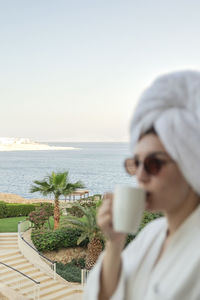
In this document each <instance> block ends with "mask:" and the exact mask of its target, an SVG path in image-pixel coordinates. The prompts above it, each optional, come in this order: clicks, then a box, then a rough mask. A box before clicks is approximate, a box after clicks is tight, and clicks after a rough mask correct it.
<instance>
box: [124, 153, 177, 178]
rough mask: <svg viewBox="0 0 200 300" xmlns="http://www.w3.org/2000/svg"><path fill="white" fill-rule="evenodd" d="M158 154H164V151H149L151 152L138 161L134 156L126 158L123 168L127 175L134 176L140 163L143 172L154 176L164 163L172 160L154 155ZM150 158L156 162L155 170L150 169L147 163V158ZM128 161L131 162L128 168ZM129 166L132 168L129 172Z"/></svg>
mask: <svg viewBox="0 0 200 300" xmlns="http://www.w3.org/2000/svg"><path fill="white" fill-rule="evenodd" d="M160 154H165V153H164V152H154V153H151V154H149V155H147V156H146V157H145V159H144V160H143V161H140V160H139V159H136V157H131V158H127V159H126V160H125V161H124V167H125V170H126V172H127V173H128V174H129V175H131V176H134V175H135V174H136V172H137V169H138V167H139V166H140V165H141V164H142V166H143V168H144V170H145V172H146V173H147V174H148V175H151V176H156V175H158V174H159V172H160V171H161V169H162V167H163V166H164V165H166V164H167V163H170V162H174V160H172V159H169V158H168V159H161V158H159V157H156V156H157V155H160ZM150 159H152V160H155V161H156V163H157V168H156V169H155V171H153V170H151V167H150V166H149V165H148V160H150ZM129 161H131V162H132V167H129V168H128V165H127V164H128V162H129ZM136 161H137V162H138V163H137V164H136ZM130 168H132V169H133V171H132V172H130Z"/></svg>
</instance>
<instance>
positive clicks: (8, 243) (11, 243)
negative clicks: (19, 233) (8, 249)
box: [0, 241, 18, 247]
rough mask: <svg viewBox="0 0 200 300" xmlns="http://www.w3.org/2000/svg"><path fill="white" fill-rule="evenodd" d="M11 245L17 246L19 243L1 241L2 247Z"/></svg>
mask: <svg viewBox="0 0 200 300" xmlns="http://www.w3.org/2000/svg"><path fill="white" fill-rule="evenodd" d="M11 245H17V247H18V244H17V241H0V247H1V246H11Z"/></svg>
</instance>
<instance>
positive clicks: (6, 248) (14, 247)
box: [0, 245, 18, 250]
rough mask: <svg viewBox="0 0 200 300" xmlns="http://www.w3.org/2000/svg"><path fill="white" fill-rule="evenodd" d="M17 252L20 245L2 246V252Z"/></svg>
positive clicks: (0, 248)
mask: <svg viewBox="0 0 200 300" xmlns="http://www.w3.org/2000/svg"><path fill="white" fill-rule="evenodd" d="M15 249H16V250H17V249H18V245H0V250H15Z"/></svg>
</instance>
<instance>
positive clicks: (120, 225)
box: [113, 185, 146, 233]
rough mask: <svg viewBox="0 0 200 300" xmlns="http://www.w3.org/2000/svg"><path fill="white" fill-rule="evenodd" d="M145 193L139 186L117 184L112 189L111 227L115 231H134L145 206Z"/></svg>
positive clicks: (137, 226)
mask: <svg viewBox="0 0 200 300" xmlns="http://www.w3.org/2000/svg"><path fill="white" fill-rule="evenodd" d="M145 198H146V193H145V191H144V190H143V189H141V188H139V187H131V186H126V185H117V186H116V187H115V190H114V201H113V228H114V230H115V231H116V232H124V233H136V232H137V231H138V228H139V225H140V222H141V220H142V216H143V212H144V208H145Z"/></svg>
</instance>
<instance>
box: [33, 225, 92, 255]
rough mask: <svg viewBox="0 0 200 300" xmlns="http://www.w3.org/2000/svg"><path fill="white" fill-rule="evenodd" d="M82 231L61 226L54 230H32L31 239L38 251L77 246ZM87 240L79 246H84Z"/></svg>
mask: <svg viewBox="0 0 200 300" xmlns="http://www.w3.org/2000/svg"><path fill="white" fill-rule="evenodd" d="M81 233H82V231H81V230H79V229H76V228H61V229H57V230H55V231H42V230H33V231H32V233H31V239H32V242H33V244H34V245H35V247H36V248H37V250H38V251H41V252H45V251H51V250H58V249H60V248H68V247H77V240H78V238H79V237H80V235H81ZM87 244H88V240H87V239H86V240H84V241H83V242H82V243H81V244H80V245H79V246H80V247H86V246H87Z"/></svg>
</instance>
